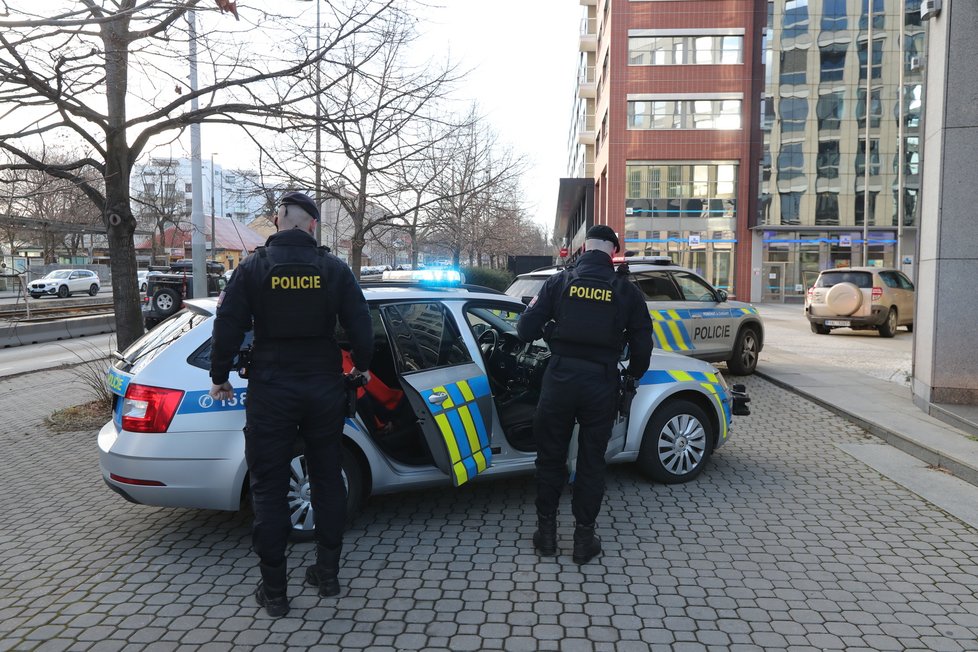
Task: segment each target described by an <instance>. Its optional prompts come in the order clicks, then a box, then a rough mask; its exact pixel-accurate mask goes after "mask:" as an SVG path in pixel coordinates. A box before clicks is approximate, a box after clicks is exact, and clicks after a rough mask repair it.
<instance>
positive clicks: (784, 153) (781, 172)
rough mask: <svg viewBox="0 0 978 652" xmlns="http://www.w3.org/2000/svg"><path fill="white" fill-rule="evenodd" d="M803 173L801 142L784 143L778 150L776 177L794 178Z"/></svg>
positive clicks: (803, 159) (803, 155)
mask: <svg viewBox="0 0 978 652" xmlns="http://www.w3.org/2000/svg"><path fill="white" fill-rule="evenodd" d="M804 174H805V152H804V150H803V149H802V143H786V144H784V145H782V146H781V151H780V152H778V179H795V178H798V177H801V176H803V175H804Z"/></svg>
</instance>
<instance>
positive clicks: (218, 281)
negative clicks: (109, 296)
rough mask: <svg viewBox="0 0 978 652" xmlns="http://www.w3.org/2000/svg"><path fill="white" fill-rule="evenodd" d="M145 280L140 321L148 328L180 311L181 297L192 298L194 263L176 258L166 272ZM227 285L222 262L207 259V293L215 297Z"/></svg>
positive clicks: (181, 305) (182, 299)
mask: <svg viewBox="0 0 978 652" xmlns="http://www.w3.org/2000/svg"><path fill="white" fill-rule="evenodd" d="M146 282H147V287H146V298H145V299H144V300H143V301H144V302H143V323H144V324H145V325H146V328H147V329H150V328H153V327H154V326H156V325H157V324H159V323H160V322H161V321H163V320H164V319H166V318H167V317H169V316H170V315H173V314H175V313H176V312H177V311H178V310H180V308H181V307H183V301H184V299H193V298H194V276H193V262H192V261H190V260H178V261H175V262H173V263H171V264H170V267H169V268H168V269H167V271H166V272H164V273H162V274H156V275H153V276H149V277H147V278H146ZM226 284H227V281H226V280H225V279H224V265H222V264H221V263H217V262H214V261H211V260H209V261H207V296H210V297H216V296H217V295H219V294H220V293H221V290H223V289H224V286H225V285H226Z"/></svg>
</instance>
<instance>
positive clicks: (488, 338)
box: [476, 328, 499, 361]
mask: <svg viewBox="0 0 978 652" xmlns="http://www.w3.org/2000/svg"><path fill="white" fill-rule="evenodd" d="M476 342H477V343H478V345H479V351H481V352H482V357H483V358H485V359H486V360H487V361H488V360H489V358H491V357H492V355H493V353H495V351H496V348H497V347H498V346H499V333H497V332H496V331H495V330H493V329H492V328H488V329H486V330H484V331H482V333H481V334H480V335H479V337H478V338H477V339H476Z"/></svg>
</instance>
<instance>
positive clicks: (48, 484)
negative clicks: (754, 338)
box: [0, 370, 978, 652]
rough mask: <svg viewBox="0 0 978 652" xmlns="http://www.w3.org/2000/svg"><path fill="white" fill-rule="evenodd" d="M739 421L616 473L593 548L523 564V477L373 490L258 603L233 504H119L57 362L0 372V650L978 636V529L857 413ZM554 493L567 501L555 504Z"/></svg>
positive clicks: (821, 644)
mask: <svg viewBox="0 0 978 652" xmlns="http://www.w3.org/2000/svg"><path fill="white" fill-rule="evenodd" d="M746 382H747V384H748V386H749V390H750V392H751V395H752V397H753V403H752V405H753V408H754V415H753V416H751V417H745V418H739V419H737V421H736V429H735V431H734V438H733V439H732V441H731V442H730V443H729V444H728V445H726V446H725V447H724V448H722V449H721V450H720V451H719V452H718V454H717V455H716V456H715V457H714V458H713V460H712V462H711V464H710V466H709V468H708V470H707V472H706V473H705V474H704V475H702V476H701V477H700V478H699V479H698V480H696V481H694V482H692V483H689V484H686V485H679V486H658V485H651V484H649V483H648V482H646V481H645V480H644V479H643V478H642V477H641V476H640V475H639V474H638V473H637V472H636V471H635V470H634V469H633V468H631V467H628V466H618V467H613V469H612V470H611V472H610V474H609V478H608V493H607V499H606V508H605V510H604V512H603V513H602V516H601V518H600V522H599V530H600V532H601V534H602V536H603V539H604V546H605V550H606V552H605V554H604V555H603V556H602V557H601V558H600V563H593V564H589V565H586V566H583V567H577V566H575V565H574V564H572V563H571V561H570V557H569V549H570V541H571V525H572V524H571V517H570V515H569V511H570V510H569V507H567V505H566V503H565V505H564V506H562V514H561V527H560V535H561V553H562V554H561V556H560V557H558V558H557V561H556V562H554V561H539V560H538V559H537V557H536V556H535V555H534V554H533V552H532V549H531V544H530V542H529V539H530V535H531V533H532V531H533V528H534V516H533V512H532V508H531V495H532V485H531V482H530V480H529V478H526V479H518V480H515V481H505V482H496V483H476V484H474V485H472V486H466V487H463V488H461V489H459V490H447V489H440V490H436V491H422V492H411V493H406V494H402V495H397V496H381V497H374V498H372V499H371V500H370V501H369V502H368V503H367V505H366V507H365V510H364V513H363V514H362V516H361V517H360V518H359V519H358V520H357V522H356V524H355V527H354V528H353V529H352V530H351V531H349V532H348V534H347V537H346V549H345V555H344V566H343V570H342V571H341V580H342V582H343V584H344V586H345V589H344V594H343V596H342V597H341V598H339V599H336V598H330V599H322V600H320V599H318V598H317V597H315V595H314V593H313V592H312V591H311V590H309V589H307V588H303V587H302V586H301V579H302V566H303V565H305V564H307V563H310V562H311V561H312V558H313V555H314V552H313V546H312V545H311V544H302V545H294V546H293V547H292V549H291V555H290V561H291V563H292V567H291V570H290V575H291V592H292V596H293V599H292V607H293V609H292V612H291V614H290V617H288V618H284V619H280V620H277V621H273V620H271V619H269V618H267V617H265V616H264V615H263V614H261V613H259V610H258V608H257V607H256V606H255V604H254V600H253V597H252V591H253V588H254V585H255V582H256V579H257V569H256V564H255V561H254V559H253V558H252V556H251V555H250V553H249V536H248V526H249V518H250V515H249V514H248V513H246V512H244V513H239V514H233V513H221V512H209V511H191V510H176V509H163V508H153V507H143V506H136V505H131V504H129V503H126V502H124V501H123V500H122V499H121V498H119V497H118V496H116V495H115V494H114V493H112V492H111V491H110V490H109V489H108V488H106V487H105V486H104V485H103V484H102V482H101V479H100V477H99V471H98V461H97V454H96V445H95V433H94V432H79V433H72V434H53V433H51V432H49V431H47V430H46V429H45V427H44V426H43V425H42V419H43V417H44V416H45V415H46V414H48V413H49V412H50V411H52V410H54V409H55V408H57V407H63V406H66V405H70V404H73V403H78V402H81V401H80V400H79V399H78V398H75V397H77V396H78V395H79V392H80V385H79V384H78V382H77V380H76V379H75V378H74V377H73V376H72V375H71V373H70V372H69V371H64V370H61V371H48V372H39V373H36V374H30V375H28V376H24V377H21V378H18V379H13V380H8V381H0V414H3V415H4V417H3V420H2V423H0V431H2V432H0V447H2V450H3V451H4V452H3V462H2V467H0V468H2V472H0V490H2V491H0V508H2V512H0V513H2V517H3V524H4V525H3V528H2V529H0V558H2V560H3V564H2V567H0V638H2V643H0V649H4V650H10V649H15V650H31V649H39V650H172V649H187V650H195V649H199V650H231V649H234V650H249V649H254V650H285V649H286V648H290V649H292V648H294V649H303V648H317V647H318V649H323V650H333V649H350V650H359V649H375V650H394V649H398V650H399V649H422V648H423V649H446V650H453V651H460V650H484V649H505V650H567V651H569V652H573V651H576V650H609V651H610V650H616V651H617V650H622V651H624V650H647V649H650V648H651V649H664V650H665V649H675V650H706V649H716V650H720V649H731V650H768V649H770V650H776V649H785V648H791V649H798V650H803V649H811V650H831V649H844V648H845V649H849V650H859V649H873V650H907V649H920V650H925V649H926V650H975V649H978V643H976V640H978V596H976V587H978V562H976V560H978V531H976V530H975V529H973V528H971V527H969V526H967V525H964V524H962V523H961V522H960V521H957V520H955V519H953V518H951V517H950V516H948V515H947V514H946V513H944V512H942V511H940V510H938V509H936V508H935V507H933V506H932V505H930V504H929V503H927V502H925V501H923V500H922V499H920V498H918V497H917V496H916V495H914V494H912V493H910V492H909V491H907V490H905V489H903V488H902V487H901V486H899V485H897V484H896V483H894V482H892V481H890V480H888V479H886V478H884V477H882V476H880V475H879V474H878V473H876V472H875V471H872V470H871V469H869V468H868V467H866V466H864V465H863V464H861V463H859V462H857V461H855V460H854V459H853V458H851V457H849V456H848V455H846V454H845V453H843V452H842V451H840V450H839V449H838V448H836V446H835V445H834V444H839V443H849V444H851V443H858V442H860V441H863V440H867V441H873V442H877V443H878V440H875V439H870V438H869V437H868V436H867V435H866V434H865V433H863V432H862V431H861V430H859V429H858V428H856V427H854V426H851V425H849V424H848V423H846V422H844V421H843V420H841V419H839V418H837V417H835V416H833V415H831V414H830V413H828V412H826V411H824V410H822V409H821V408H818V407H816V406H814V405H813V404H811V403H808V402H806V401H804V400H803V399H800V398H798V397H796V396H794V395H792V394H790V393H788V392H786V391H784V390H781V389H779V388H776V387H775V386H773V385H770V384H768V383H767V382H765V381H763V380H761V379H759V378H750V379H747V380H746ZM565 501H566V498H565Z"/></svg>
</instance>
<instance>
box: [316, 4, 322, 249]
mask: <svg viewBox="0 0 978 652" xmlns="http://www.w3.org/2000/svg"><path fill="white" fill-rule="evenodd" d="M319 24H320V18H319V0H316V208H318V209H319V212H320V215H322V211H323V194H322V192H323V190H322V185H323V164H322V124H321V123H320V120H321V119H322V112H323V108H322V103H321V102H320V99H319V95H320V93H322V82H321V81H320V78H319V49H320V48H321V47H322V45H321V44H320V41H319V30H320V27H319ZM316 242H317V243H318V244H322V243H323V221H322V219H319V220H317V221H316Z"/></svg>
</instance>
